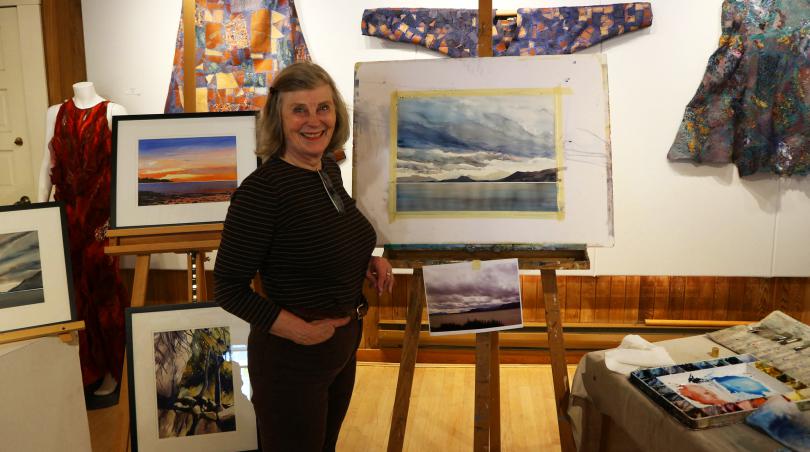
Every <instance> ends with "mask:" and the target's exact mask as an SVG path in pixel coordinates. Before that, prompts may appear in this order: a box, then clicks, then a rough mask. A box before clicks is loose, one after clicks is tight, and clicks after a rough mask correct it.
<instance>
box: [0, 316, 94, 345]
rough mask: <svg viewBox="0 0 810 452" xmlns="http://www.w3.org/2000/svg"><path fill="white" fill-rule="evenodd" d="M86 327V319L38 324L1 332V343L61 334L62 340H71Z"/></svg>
mask: <svg viewBox="0 0 810 452" xmlns="http://www.w3.org/2000/svg"><path fill="white" fill-rule="evenodd" d="M83 329H84V320H77V321H75V322H65V323H57V324H55V325H45V326H38V327H34V328H26V329H24V330H16V331H7V332H5V333H0V344H8V343H11V342H18V341H27V340H29V339H36V338H39V337H45V336H59V339H61V340H62V342H71V341H72V340H73V338H74V337H75V335H76V332H78V331H80V330H83Z"/></svg>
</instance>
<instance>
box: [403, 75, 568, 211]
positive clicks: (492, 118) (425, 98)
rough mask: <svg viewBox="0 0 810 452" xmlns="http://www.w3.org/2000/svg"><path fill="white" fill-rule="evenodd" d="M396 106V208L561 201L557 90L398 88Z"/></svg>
mask: <svg viewBox="0 0 810 452" xmlns="http://www.w3.org/2000/svg"><path fill="white" fill-rule="evenodd" d="M394 111H395V112H396V130H395V133H394V134H393V136H394V137H395V138H394V139H395V142H396V145H395V146H392V148H394V149H395V152H396V162H395V165H396V166H395V176H394V178H395V182H396V183H395V185H394V186H395V190H396V194H395V196H392V199H394V200H395V201H394V202H395V211H396V213H397V214H409V213H451V212H459V213H460V212H467V213H470V212H493V213H494V212H521V213H531V212H558V211H559V210H560V209H561V205H560V203H559V202H558V195H559V193H560V183H561V181H560V177H559V159H558V154H557V147H556V139H555V136H556V135H555V118H556V114H555V96H554V95H550V94H548V93H544V92H543V91H542V90H515V89H510V90H455V91H447V90H444V91H422V92H399V93H398V95H397V105H396V107H395V110H394Z"/></svg>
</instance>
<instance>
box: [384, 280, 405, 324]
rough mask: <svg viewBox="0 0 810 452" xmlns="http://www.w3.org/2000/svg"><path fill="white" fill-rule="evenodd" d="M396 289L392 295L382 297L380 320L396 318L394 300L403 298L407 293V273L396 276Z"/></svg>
mask: <svg viewBox="0 0 810 452" xmlns="http://www.w3.org/2000/svg"><path fill="white" fill-rule="evenodd" d="M394 278H396V279H395V281H394V290H393V291H392V294H391V296H390V297H384V298H381V299H380V320H393V319H394V303H395V301H394V300H402V299H403V296H404V295H405V288H406V286H407V285H408V282H409V281H408V279H407V276H406V275H396V276H394Z"/></svg>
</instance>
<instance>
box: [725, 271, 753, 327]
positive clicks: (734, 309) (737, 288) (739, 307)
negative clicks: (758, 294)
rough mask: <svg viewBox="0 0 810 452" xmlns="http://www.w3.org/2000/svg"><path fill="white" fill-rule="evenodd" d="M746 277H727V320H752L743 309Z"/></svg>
mask: <svg viewBox="0 0 810 452" xmlns="http://www.w3.org/2000/svg"><path fill="white" fill-rule="evenodd" d="M747 282H748V281H747V278H740V277H733V278H729V287H728V320H753V317H751V316H749V315H748V313H747V312H746V310H745V305H746V296H745V291H746V288H747V287H746V286H747Z"/></svg>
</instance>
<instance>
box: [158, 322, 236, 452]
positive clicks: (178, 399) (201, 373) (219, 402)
mask: <svg viewBox="0 0 810 452" xmlns="http://www.w3.org/2000/svg"><path fill="white" fill-rule="evenodd" d="M154 344H155V349H154V351H155V383H156V388H157V409H158V413H157V420H158V432H159V436H160V438H170V437H179V436H194V435H203V434H210V433H219V432H230V431H235V430H236V409H235V407H234V400H235V399H234V378H233V362H232V361H233V359H232V356H231V336H230V330H229V329H228V327H216V328H198V329H193V330H179V331H166V332H160V333H155V335H154Z"/></svg>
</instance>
